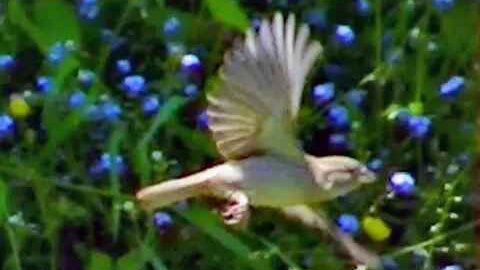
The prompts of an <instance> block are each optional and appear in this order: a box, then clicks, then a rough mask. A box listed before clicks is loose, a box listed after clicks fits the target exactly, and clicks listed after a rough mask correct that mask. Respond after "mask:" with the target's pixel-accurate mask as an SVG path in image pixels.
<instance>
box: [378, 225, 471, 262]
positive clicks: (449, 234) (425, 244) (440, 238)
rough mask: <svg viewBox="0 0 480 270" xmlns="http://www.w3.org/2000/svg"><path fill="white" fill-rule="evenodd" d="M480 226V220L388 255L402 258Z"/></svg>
mask: <svg viewBox="0 0 480 270" xmlns="http://www.w3.org/2000/svg"><path fill="white" fill-rule="evenodd" d="M479 225H480V219H478V220H475V221H473V222H470V223H469V224H466V225H464V226H462V227H460V228H457V229H455V230H452V231H449V232H447V233H443V234H440V235H437V236H435V237H433V238H431V239H429V240H427V241H424V242H421V243H418V244H415V245H413V246H408V247H404V248H402V249H400V250H398V251H395V252H393V253H390V254H388V256H391V257H398V256H401V255H403V254H407V253H410V252H413V251H415V250H418V249H420V248H425V247H430V246H432V245H434V244H436V243H437V242H440V241H443V240H445V239H447V238H450V237H452V236H454V235H457V234H459V233H462V232H465V231H468V230H470V229H473V228H475V227H476V226H479Z"/></svg>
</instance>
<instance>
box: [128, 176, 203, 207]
mask: <svg viewBox="0 0 480 270" xmlns="http://www.w3.org/2000/svg"><path fill="white" fill-rule="evenodd" d="M209 179H211V173H209V172H208V170H207V171H203V172H200V173H197V174H193V175H190V176H187V177H184V178H179V179H173V180H168V181H165V182H162V183H159V184H156V185H153V186H149V187H146V188H143V189H142V190H140V191H139V192H138V193H137V195H136V196H137V199H138V201H139V202H140V205H141V206H142V208H144V209H145V210H154V209H155V208H158V207H163V206H167V205H169V204H172V203H175V202H178V201H180V200H184V199H188V198H190V197H194V196H197V195H200V194H202V193H205V192H207V190H206V185H205V183H206V181H207V180H209Z"/></svg>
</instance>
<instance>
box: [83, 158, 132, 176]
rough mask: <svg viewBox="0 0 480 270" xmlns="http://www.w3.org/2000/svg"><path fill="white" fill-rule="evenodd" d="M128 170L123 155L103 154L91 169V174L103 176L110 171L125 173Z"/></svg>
mask: <svg viewBox="0 0 480 270" xmlns="http://www.w3.org/2000/svg"><path fill="white" fill-rule="evenodd" d="M125 170H126V164H125V161H124V159H123V157H122V156H121V155H111V154H110V153H103V154H102V155H101V156H100V158H99V159H98V160H97V161H96V162H95V163H94V164H93V166H92V167H90V173H91V174H92V175H94V176H101V175H102V174H105V173H107V172H109V171H111V172H114V173H123V172H125Z"/></svg>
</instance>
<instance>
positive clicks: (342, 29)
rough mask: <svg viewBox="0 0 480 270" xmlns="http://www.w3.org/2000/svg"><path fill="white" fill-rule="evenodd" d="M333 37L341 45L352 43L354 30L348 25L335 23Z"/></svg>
mask: <svg viewBox="0 0 480 270" xmlns="http://www.w3.org/2000/svg"><path fill="white" fill-rule="evenodd" d="M335 39H336V41H337V42H338V43H340V44H342V45H345V46H349V45H352V44H353V42H354V41H355V32H353V30H352V28H351V27H350V26H348V25H337V27H336V28H335Z"/></svg>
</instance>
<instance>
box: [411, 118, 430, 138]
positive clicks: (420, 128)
mask: <svg viewBox="0 0 480 270" xmlns="http://www.w3.org/2000/svg"><path fill="white" fill-rule="evenodd" d="M431 125H432V121H431V120H430V118H428V117H426V116H423V115H413V116H411V117H410V119H408V129H409V132H410V136H412V137H413V138H416V139H423V138H425V136H427V135H428V133H429V131H430V127H431Z"/></svg>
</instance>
